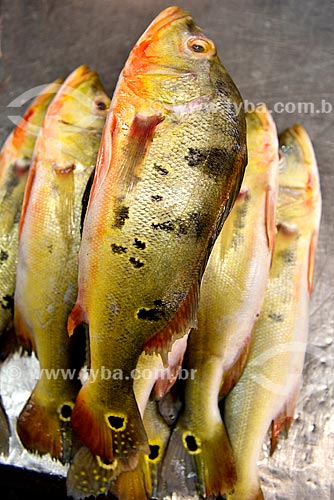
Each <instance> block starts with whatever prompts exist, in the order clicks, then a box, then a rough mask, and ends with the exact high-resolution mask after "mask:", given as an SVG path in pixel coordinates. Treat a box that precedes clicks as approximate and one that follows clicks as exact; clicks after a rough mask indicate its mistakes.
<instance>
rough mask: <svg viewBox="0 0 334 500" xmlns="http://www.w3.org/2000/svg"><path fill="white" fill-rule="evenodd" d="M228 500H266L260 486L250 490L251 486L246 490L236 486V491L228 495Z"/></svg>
mask: <svg viewBox="0 0 334 500" xmlns="http://www.w3.org/2000/svg"><path fill="white" fill-rule="evenodd" d="M226 500H264V496H263V493H262V490H261V487H260V486H257V487H256V488H253V489H250V487H249V485H247V487H246V488H242V487H238V485H236V488H235V491H234V492H233V493H231V494H230V495H226Z"/></svg>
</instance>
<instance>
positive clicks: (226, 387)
mask: <svg viewBox="0 0 334 500" xmlns="http://www.w3.org/2000/svg"><path fill="white" fill-rule="evenodd" d="M250 340H251V337H249V338H248V339H247V341H246V343H245V346H244V348H243V350H242V351H241V353H240V355H239V357H238V358H237V359H236V361H235V363H234V364H233V365H232V366H231V368H229V369H228V370H227V371H226V372H225V373H224V377H223V380H222V384H221V387H220V391H219V397H220V398H222V397H224V396H227V394H228V393H229V392H230V391H231V390H232V389H233V387H234V386H235V384H236V383H237V382H238V380H239V378H240V377H241V375H242V372H243V370H244V368H245V365H246V362H247V358H248V353H249V347H250Z"/></svg>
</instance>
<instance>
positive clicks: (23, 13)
mask: <svg viewBox="0 0 334 500" xmlns="http://www.w3.org/2000/svg"><path fill="white" fill-rule="evenodd" d="M176 3H177V2H176ZM172 4H173V2H172V3H169V2H166V1H162V0H157V1H153V0H136V1H132V0H95V1H92V0H69V1H54V0H30V1H29V0H2V4H1V14H2V32H1V49H2V57H1V59H0V65H1V66H0V142H1V144H2V143H3V142H4V140H5V138H6V136H7V134H8V133H9V132H10V131H11V129H12V126H13V125H12V123H11V121H10V120H9V118H8V115H10V114H13V113H12V111H13V110H12V109H9V108H8V107H7V106H8V104H9V103H10V102H11V101H12V100H13V99H14V98H15V97H17V96H18V95H20V94H21V93H22V92H24V91H26V90H28V89H30V88H32V87H34V86H37V85H41V84H45V83H48V82H50V81H52V80H53V79H55V78H58V77H60V76H62V77H66V76H67V75H68V74H69V73H70V72H71V71H72V70H73V69H74V68H75V67H76V66H78V65H80V64H83V63H85V64H88V65H90V66H91V67H92V69H95V70H96V71H97V72H98V73H99V75H100V77H101V79H102V82H103V84H104V85H105V88H106V89H107V91H108V92H109V94H110V95H112V92H113V89H114V86H115V83H116V81H117V77H118V74H119V72H120V70H121V69H122V67H123V64H124V62H125V60H126V58H127V56H128V53H129V51H130V50H131V47H132V46H133V44H134V43H135V42H136V40H137V39H138V37H139V36H140V35H141V33H142V32H143V31H144V29H145V28H146V27H147V25H148V24H149V22H151V20H152V19H153V18H154V17H155V16H156V15H157V14H158V13H159V12H160V10H162V9H163V8H165V7H167V6H169V5H172ZM178 4H179V5H180V6H182V7H184V8H186V9H188V10H190V12H191V13H192V15H193V17H194V19H195V21H196V22H197V24H198V25H199V26H201V27H202V28H203V30H204V32H205V33H206V34H207V36H209V37H210V38H212V39H213V40H214V41H215V43H216V45H217V48H218V53H219V55H220V58H221V59H222V61H223V63H224V65H225V66H226V67H227V69H228V70H229V72H230V74H231V76H232V78H233V79H234V81H235V83H236V84H237V85H238V87H239V89H240V91H241V94H242V96H243V98H244V99H245V100H247V101H249V102H251V103H256V102H265V103H266V104H267V106H268V107H269V108H270V109H273V108H274V105H275V103H277V102H281V103H283V104H287V103H290V102H291V103H298V102H313V103H314V105H315V108H316V109H320V107H321V100H322V99H325V100H326V101H328V102H330V103H332V105H333V104H334V103H333V80H334V64H333V48H334V30H333V24H334V3H333V1H332V0H324V1H316V0H305V1H302V0H299V1H298V0H290V1H289V0H280V1H276V2H273V1H270V0H249V1H246V0H245V1H242V0H237V1H234V2H232V1H231V2H229V1H227V0H222V1H219V0H201V1H197V0H196V1H186V0H184V1H182V2H179V3H178ZM290 109H291V108H288V109H287V110H285V111H283V112H274V113H273V117H274V119H275V121H276V125H277V128H278V131H279V132H280V131H282V130H283V129H284V128H286V127H288V126H290V125H293V124H294V123H297V122H299V123H301V124H302V125H303V126H304V127H305V128H306V130H307V131H308V133H309V135H310V137H311V139H312V141H313V144H314V149H315V153H316V157H317V160H318V165H319V169H320V180H321V186H322V196H323V213H322V221H321V231H320V239H319V245H318V252H317V259H316V270H315V286H314V291H313V295H312V301H311V316H310V335H309V346H310V348H309V352H308V354H307V357H306V363H305V372H304V385H303V388H302V391H301V394H300V399H299V403H298V408H297V413H296V419H295V421H294V423H293V425H292V428H291V431H290V434H289V438H288V440H286V441H284V440H283V441H281V443H280V445H279V449H278V450H277V451H276V453H275V455H274V456H273V457H272V458H270V459H269V460H268V458H267V457H266V453H265V452H264V456H263V459H262V460H261V463H260V470H261V476H262V481H263V489H264V493H265V497H266V500H273V499H277V500H278V499H279V500H283V499H298V500H302V499H311V498H312V499H313V498H314V497H316V498H317V500H328V499H330V498H332V499H333V498H334V487H333V481H334V403H333V395H334V390H333V378H334V370H333V358H334V356H333V354H334V346H333V324H334V313H333V311H334V301H333V295H334V292H333V289H334V287H333V284H334V252H333V241H334V218H333V216H334V202H333V191H334V178H333V156H334V154H333V153H334V148H333V117H334V112H333V111H332V112H331V113H321V112H320V113H317V112H314V113H311V112H306V113H304V112H293V113H291V112H288V111H289V110H290ZM14 114H15V113H14Z"/></svg>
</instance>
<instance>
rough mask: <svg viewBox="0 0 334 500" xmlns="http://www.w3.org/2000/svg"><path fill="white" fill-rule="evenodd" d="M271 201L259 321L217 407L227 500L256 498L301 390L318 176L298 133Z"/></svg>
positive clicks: (283, 141)
mask: <svg viewBox="0 0 334 500" xmlns="http://www.w3.org/2000/svg"><path fill="white" fill-rule="evenodd" d="M279 143H280V153H281V162H280V165H279V196H278V207H277V232H276V236H275V249H274V254H273V261H272V266H271V269H270V275H269V280H268V285H267V289H266V294H265V298H264V302H263V306H262V309H261V313H260V317H259V319H258V321H257V322H256V324H255V327H254V331H253V333H252V340H251V345H250V350H249V356H248V360H247V364H246V366H245V369H244V372H243V374H242V376H241V378H240V380H239V381H238V383H237V384H236V386H235V387H234V388H233V389H232V391H231V392H230V393H229V394H228V396H227V398H226V400H225V410H224V419H225V423H226V426H227V429H228V432H229V436H230V439H231V443H232V447H233V451H234V455H235V459H236V468H237V477H238V480H237V483H236V485H235V490H234V493H233V494H231V495H228V496H227V497H228V499H237V500H253V499H260V498H263V495H262V492H261V487H260V483H259V476H258V471H257V460H258V458H259V456H260V452H261V448H262V445H263V442H264V440H265V438H266V435H267V432H268V430H269V428H270V426H272V437H271V451H273V450H274V449H275V446H276V443H277V437H278V434H279V431H280V430H281V429H282V428H285V429H286V430H288V428H289V426H290V425H291V423H292V421H293V418H294V409H295V405H296V401H297V399H298V392H299V388H300V385H301V382H302V370H303V364H304V357H305V351H306V347H307V338H308V325H309V301H310V295H311V291H312V281H313V270H314V259H315V253H316V246H317V237H318V232H319V225H320V217H321V192H320V184H319V173H318V168H317V163H316V158H315V155H314V151H313V147H312V143H311V140H310V137H309V136H308V134H307V132H306V130H305V129H304V128H303V127H301V126H300V125H295V126H293V127H290V128H289V129H287V130H286V131H285V132H283V133H282V134H280V136H279Z"/></svg>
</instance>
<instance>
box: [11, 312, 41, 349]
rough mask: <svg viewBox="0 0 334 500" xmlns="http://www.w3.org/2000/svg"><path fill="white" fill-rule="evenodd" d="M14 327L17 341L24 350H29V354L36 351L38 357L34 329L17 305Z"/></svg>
mask: <svg viewBox="0 0 334 500" xmlns="http://www.w3.org/2000/svg"><path fill="white" fill-rule="evenodd" d="M14 328H15V335H16V338H17V342H18V344H19V345H20V346H21V347H22V349H23V350H24V351H27V352H28V353H29V354H31V353H32V352H34V353H35V354H36V356H37V357H38V355H37V351H36V344H35V340H34V336H33V334H32V331H31V330H30V328H29V327H28V325H27V323H26V322H25V320H24V319H23V317H22V315H21V312H20V310H19V308H18V307H17V306H15V309H14Z"/></svg>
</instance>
